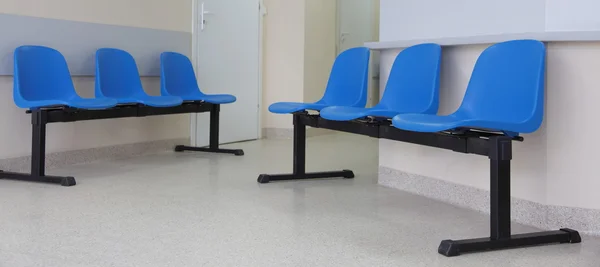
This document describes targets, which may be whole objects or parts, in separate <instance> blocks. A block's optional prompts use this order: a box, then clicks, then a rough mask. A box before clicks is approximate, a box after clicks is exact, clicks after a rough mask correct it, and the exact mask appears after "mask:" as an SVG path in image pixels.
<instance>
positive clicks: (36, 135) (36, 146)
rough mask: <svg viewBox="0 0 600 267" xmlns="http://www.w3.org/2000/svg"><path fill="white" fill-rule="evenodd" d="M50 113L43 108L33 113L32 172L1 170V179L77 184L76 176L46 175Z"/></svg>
mask: <svg viewBox="0 0 600 267" xmlns="http://www.w3.org/2000/svg"><path fill="white" fill-rule="evenodd" d="M47 115H48V114H47V113H46V112H45V111H43V110H35V111H33V112H32V113H31V129H32V132H31V137H32V140H31V173H16V172H4V171H0V179H7V180H17V181H27V182H39V183H52V184H60V185H62V186H73V185H75V184H76V181H75V178H74V177H67V176H65V177H62V176H48V175H46V124H47V121H48V116H47Z"/></svg>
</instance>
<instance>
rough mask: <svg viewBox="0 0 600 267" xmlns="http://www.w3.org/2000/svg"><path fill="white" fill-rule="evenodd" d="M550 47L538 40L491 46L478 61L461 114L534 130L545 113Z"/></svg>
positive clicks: (540, 122) (526, 130) (459, 111)
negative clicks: (547, 57)
mask: <svg viewBox="0 0 600 267" xmlns="http://www.w3.org/2000/svg"><path fill="white" fill-rule="evenodd" d="M545 73H546V47H545V46H544V44H543V43H542V42H540V41H536V40H515V41H508V42H503V43H498V44H495V45H492V46H490V47H489V48H487V49H486V50H485V51H484V52H483V53H482V54H481V56H480V57H479V59H478V60H477V63H476V64H475V68H474V70H473V75H472V76H471V81H470V82H469V86H468V88H467V92H466V93H465V97H464V100H463V103H462V105H461V106H460V108H459V109H458V110H457V114H461V113H462V114H465V115H466V116H468V117H471V118H478V119H484V120H489V121H497V122H505V123H518V124H520V125H521V126H522V127H524V128H523V129H524V130H523V131H522V132H533V131H535V130H537V129H538V128H539V126H540V125H541V124H542V120H543V116H544V80H545Z"/></svg>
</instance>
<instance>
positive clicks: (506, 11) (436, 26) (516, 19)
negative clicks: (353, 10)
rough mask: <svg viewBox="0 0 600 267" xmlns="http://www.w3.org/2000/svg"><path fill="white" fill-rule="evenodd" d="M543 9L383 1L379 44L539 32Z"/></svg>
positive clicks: (508, 2)
mask: <svg viewBox="0 0 600 267" xmlns="http://www.w3.org/2000/svg"><path fill="white" fill-rule="evenodd" d="M556 1H561V0H556ZM568 2H570V1H568ZM544 6H545V0H526V1H523V0H502V1H496V0H494V1H492V0H485V1H481V0H453V1H446V0H421V1H410V0H381V38H380V41H395V40H410V39H426V38H442V37H458V36H473V35H487V34H502V33H519V32H540V31H544V29H545V9H544Z"/></svg>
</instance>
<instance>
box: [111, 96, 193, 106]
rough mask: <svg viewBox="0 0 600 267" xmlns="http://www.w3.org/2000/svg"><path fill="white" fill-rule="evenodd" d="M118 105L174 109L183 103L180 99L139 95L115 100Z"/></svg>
mask: <svg viewBox="0 0 600 267" xmlns="http://www.w3.org/2000/svg"><path fill="white" fill-rule="evenodd" d="M117 101H118V103H119V104H134V103H137V104H143V105H146V106H150V107H158V108H162V107H174V106H179V105H181V103H182V102H183V100H182V99H181V98H180V97H174V96H150V95H141V96H137V97H132V98H128V97H124V98H117Z"/></svg>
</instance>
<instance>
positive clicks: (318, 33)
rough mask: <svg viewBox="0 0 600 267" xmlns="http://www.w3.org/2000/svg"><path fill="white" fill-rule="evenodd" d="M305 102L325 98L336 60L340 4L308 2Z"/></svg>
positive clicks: (321, 0) (333, 0)
mask: <svg viewBox="0 0 600 267" xmlns="http://www.w3.org/2000/svg"><path fill="white" fill-rule="evenodd" d="M305 8H306V15H305V16H306V23H305V29H304V32H305V33H304V36H305V40H304V101H305V102H315V101H317V100H319V99H321V97H322V96H323V93H324V92H325V87H326V86H327V81H328V80H329V73H330V72H331V66H332V65H333V62H334V61H335V57H336V50H335V47H336V41H337V31H336V23H337V22H336V19H337V17H336V12H337V7H336V0H306V7H305Z"/></svg>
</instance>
